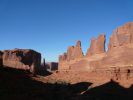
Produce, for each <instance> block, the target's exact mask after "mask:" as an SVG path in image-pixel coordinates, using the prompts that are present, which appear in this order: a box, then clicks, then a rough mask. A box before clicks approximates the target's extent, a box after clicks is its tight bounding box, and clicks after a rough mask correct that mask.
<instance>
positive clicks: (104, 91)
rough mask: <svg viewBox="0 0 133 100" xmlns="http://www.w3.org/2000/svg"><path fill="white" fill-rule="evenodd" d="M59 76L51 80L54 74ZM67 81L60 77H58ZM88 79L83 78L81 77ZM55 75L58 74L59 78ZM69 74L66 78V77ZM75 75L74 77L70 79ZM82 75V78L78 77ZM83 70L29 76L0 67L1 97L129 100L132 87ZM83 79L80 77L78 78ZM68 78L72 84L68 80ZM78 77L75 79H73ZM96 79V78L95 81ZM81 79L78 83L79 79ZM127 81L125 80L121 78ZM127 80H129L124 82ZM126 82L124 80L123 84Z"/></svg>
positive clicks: (14, 99) (9, 99) (17, 99)
mask: <svg viewBox="0 0 133 100" xmlns="http://www.w3.org/2000/svg"><path fill="white" fill-rule="evenodd" d="M57 74H58V75H59V76H60V78H58V79H55V77H57V76H56V75H57ZM63 74H64V76H65V77H66V79H69V81H67V80H61V79H62V78H64V79H65V77H64V76H62V75H63ZM83 75H84V76H86V77H85V78H86V79H87V78H88V79H90V80H88V81H83V80H85V78H83V77H84V76H83ZM59 76H58V77H59ZM68 76H69V78H67V77H68ZM74 76H76V77H75V78H73V77H74ZM81 76H82V77H81ZM92 77H94V74H92V76H90V75H87V73H81V74H80V75H78V74H76V73H75V74H73V76H70V72H65V73H59V72H58V73H57V72H56V73H54V74H51V75H50V76H45V77H44V76H39V75H38V76H34V77H33V76H32V74H29V73H28V72H25V71H22V70H16V69H11V68H0V99H1V100H27V99H31V100H112V99H113V100H132V97H133V87H132V86H130V87H124V86H122V85H121V84H119V83H118V82H116V81H113V80H107V79H105V78H104V77H101V78H92ZM82 78H83V79H82ZM70 79H72V80H71V82H72V83H68V82H70ZM75 79H76V80H78V79H79V80H78V81H77V82H76V81H75ZM98 80H99V81H98ZM81 81H82V82H81ZM125 82H127V81H125ZM128 82H129V81H128ZM132 82H133V81H132ZM126 84H127V83H126Z"/></svg>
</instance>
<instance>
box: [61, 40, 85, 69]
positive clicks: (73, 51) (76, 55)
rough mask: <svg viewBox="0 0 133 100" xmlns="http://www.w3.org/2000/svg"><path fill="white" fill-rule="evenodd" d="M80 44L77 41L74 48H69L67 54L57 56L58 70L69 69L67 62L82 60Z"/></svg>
mask: <svg viewBox="0 0 133 100" xmlns="http://www.w3.org/2000/svg"><path fill="white" fill-rule="evenodd" d="M83 56H84V55H83V52H82V48H81V42H80V41H77V43H76V46H70V47H68V49H67V53H64V54H63V55H60V56H59V69H69V68H70V66H69V62H71V61H73V60H77V59H81V58H83Z"/></svg>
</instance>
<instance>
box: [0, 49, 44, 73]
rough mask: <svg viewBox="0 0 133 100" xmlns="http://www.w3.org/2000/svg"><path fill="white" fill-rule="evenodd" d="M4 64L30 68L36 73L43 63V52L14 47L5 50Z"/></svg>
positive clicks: (24, 68)
mask: <svg viewBox="0 0 133 100" xmlns="http://www.w3.org/2000/svg"><path fill="white" fill-rule="evenodd" d="M2 60H3V66H6V67H11V68H16V69H23V70H29V71H30V72H32V73H36V71H37V68H38V67H40V65H41V54H40V53H38V52H36V51H34V50H29V49H14V50H5V51H3V57H2Z"/></svg>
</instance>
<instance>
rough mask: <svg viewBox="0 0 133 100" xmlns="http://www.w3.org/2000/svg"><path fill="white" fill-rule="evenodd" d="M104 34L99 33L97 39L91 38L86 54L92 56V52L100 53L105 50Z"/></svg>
mask: <svg viewBox="0 0 133 100" xmlns="http://www.w3.org/2000/svg"><path fill="white" fill-rule="evenodd" d="M105 41H106V39H105V35H99V36H98V38H97V39H95V38H92V39H91V45H90V48H89V49H88V51H87V54H86V56H88V57H89V56H92V55H94V54H100V53H104V52H105Z"/></svg>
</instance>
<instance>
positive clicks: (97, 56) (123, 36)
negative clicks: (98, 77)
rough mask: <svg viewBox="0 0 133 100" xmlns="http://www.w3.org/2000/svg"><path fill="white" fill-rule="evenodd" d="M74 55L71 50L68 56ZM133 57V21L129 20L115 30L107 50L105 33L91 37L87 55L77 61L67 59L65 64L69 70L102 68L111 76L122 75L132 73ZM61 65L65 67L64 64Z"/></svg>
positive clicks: (72, 48) (99, 69)
mask: <svg viewBox="0 0 133 100" xmlns="http://www.w3.org/2000/svg"><path fill="white" fill-rule="evenodd" d="M69 49H70V50H69ZM69 49H68V51H74V47H71V48H69ZM72 55H73V53H72V52H69V53H68V54H67V57H68V56H69V57H68V58H72V59H74V57H73V56H72ZM71 56H72V57H71ZM76 58H77V57H76ZM132 59H133V22H129V23H126V24H125V25H123V26H120V27H118V28H117V29H116V30H115V31H113V34H112V36H111V37H110V41H109V44H108V50H107V52H106V51H105V35H99V36H98V38H97V39H95V38H93V39H91V45H90V48H89V49H88V51H87V54H86V56H84V57H81V59H80V60H77V61H71V59H67V61H66V62H67V63H65V66H68V67H67V68H68V69H67V70H71V69H74V70H75V69H79V70H81V69H85V70H86V71H90V70H91V71H96V72H98V71H99V72H101V70H102V72H105V73H107V72H108V71H109V73H112V74H111V75H110V76H118V75H117V74H119V75H121V74H122V73H124V74H123V75H132V73H133V72H132V69H133V61H132ZM59 67H62V68H63V67H64V65H63V66H59ZM115 78H116V77H115ZM117 79H120V78H119V77H118V78H117Z"/></svg>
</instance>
